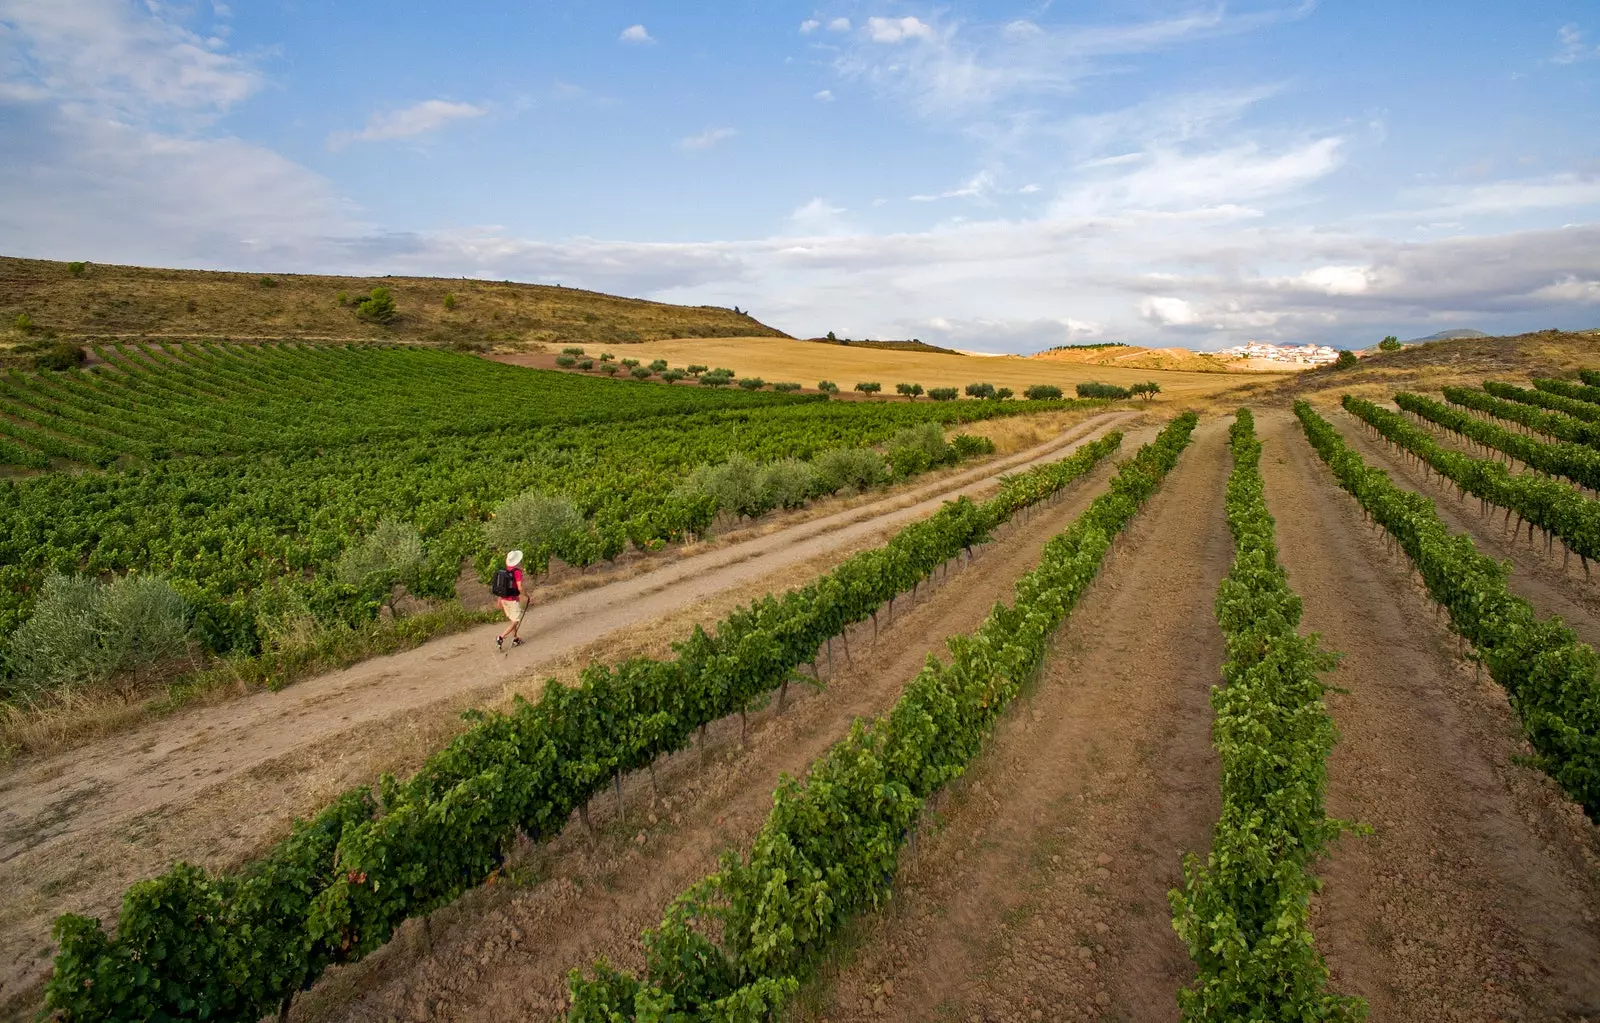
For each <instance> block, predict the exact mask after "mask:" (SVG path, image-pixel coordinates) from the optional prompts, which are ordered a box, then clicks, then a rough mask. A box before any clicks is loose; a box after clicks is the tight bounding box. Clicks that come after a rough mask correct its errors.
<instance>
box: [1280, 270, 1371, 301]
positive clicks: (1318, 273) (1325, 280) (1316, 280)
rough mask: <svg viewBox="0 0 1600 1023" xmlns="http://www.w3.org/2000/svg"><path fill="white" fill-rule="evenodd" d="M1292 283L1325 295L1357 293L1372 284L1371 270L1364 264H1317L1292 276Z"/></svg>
mask: <svg viewBox="0 0 1600 1023" xmlns="http://www.w3.org/2000/svg"><path fill="white" fill-rule="evenodd" d="M1292 283H1293V284H1295V285H1298V286H1301V287H1306V288H1310V289H1312V290H1314V291H1320V292H1322V293H1323V294H1325V295H1359V294H1361V293H1362V292H1363V291H1366V290H1367V288H1368V286H1369V285H1371V284H1372V270H1371V268H1369V267H1365V266H1319V267H1317V268H1316V269H1315V270H1308V271H1306V272H1305V273H1303V274H1301V275H1300V276H1299V277H1296V278H1294V279H1293V281H1292Z"/></svg>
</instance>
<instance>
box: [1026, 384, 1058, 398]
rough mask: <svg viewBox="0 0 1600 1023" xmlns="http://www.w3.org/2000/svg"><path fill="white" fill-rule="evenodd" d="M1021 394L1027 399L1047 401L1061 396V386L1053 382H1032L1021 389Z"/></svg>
mask: <svg viewBox="0 0 1600 1023" xmlns="http://www.w3.org/2000/svg"><path fill="white" fill-rule="evenodd" d="M1022 396H1023V397H1024V398H1027V399H1028V400H1029V401H1047V400H1051V399H1054V398H1059V397H1061V388H1059V387H1056V386H1055V385H1054V384H1034V385H1033V386H1032V387H1030V388H1028V389H1027V390H1025V391H1023V392H1022Z"/></svg>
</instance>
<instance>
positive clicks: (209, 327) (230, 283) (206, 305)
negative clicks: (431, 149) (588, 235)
mask: <svg viewBox="0 0 1600 1023" xmlns="http://www.w3.org/2000/svg"><path fill="white" fill-rule="evenodd" d="M75 265H76V264H69V263H58V262H53V261H49V260H42V259H16V258H11V257H0V317H3V320H0V322H3V323H5V324H8V325H9V324H11V323H12V322H14V321H15V320H16V318H17V316H18V315H19V314H26V315H27V316H28V317H29V318H30V319H31V320H32V321H33V323H34V324H35V325H36V328H37V330H38V331H40V332H48V333H53V334H56V335H59V336H61V337H67V338H75V337H150V338H158V337H168V338H191V337H229V338H234V339H248V338H307V339H329V340H359V341H400V342H410V343H432V344H449V343H453V342H463V343H488V344H491V345H493V344H501V345H516V344H526V343H528V342H546V343H549V342H566V341H571V342H575V343H579V344H581V343H584V342H590V343H597V344H598V343H605V344H627V343H630V342H634V341H653V340H658V339H661V338H674V337H733V336H737V337H751V336H763V337H787V336H788V335H786V334H784V333H783V332H782V331H779V330H775V329H773V328H772V327H768V326H767V325H766V324H763V323H760V322H759V321H757V320H755V319H753V318H751V317H750V316H748V315H746V314H744V313H736V312H734V311H733V310H731V309H723V308H721V307H718V306H679V305H668V304H666V303H663V302H649V301H645V300H643V299H636V298H618V297H616V296H614V295H604V294H601V293H599V292H594V291H582V290H579V289H577V288H563V287H559V286H549V285H542V284H514V283H512V282H510V281H479V280H467V279H464V278H462V279H456V278H446V277H323V276H315V275H310V274H260V273H225V272H219V271H212V270H162V269H154V268H150V267H136V266H111V265H105V264H100V263H88V264H84V265H83V267H82V272H81V273H78V274H74V273H73V272H72V267H73V266H75ZM373 288H388V289H389V291H390V292H391V294H392V295H393V297H394V304H395V309H396V312H397V314H398V315H397V316H396V318H395V320H394V322H392V323H389V324H379V323H370V322H367V321H364V320H362V319H361V318H360V317H359V316H357V313H356V303H357V302H358V301H359V300H360V298H362V297H364V296H366V295H367V294H369V293H370V292H371V291H372V289H373ZM341 296H343V299H342V300H341ZM447 296H453V300H452V302H451V305H448V306H447V304H446V300H447Z"/></svg>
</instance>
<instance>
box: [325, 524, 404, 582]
mask: <svg viewBox="0 0 1600 1023" xmlns="http://www.w3.org/2000/svg"><path fill="white" fill-rule="evenodd" d="M422 561H423V552H422V534H421V533H418V532H417V530H416V527H414V526H411V525H408V524H407V523H404V522H390V521H384V522H379V523H378V528H376V529H374V530H373V531H372V532H371V533H368V534H367V535H366V536H365V537H363V538H362V539H360V540H357V541H356V542H354V543H352V544H351V545H350V546H348V547H346V548H345V549H344V553H343V554H342V555H340V556H339V563H338V565H337V566H336V567H335V569H334V574H335V575H336V576H337V577H338V579H339V581H340V582H342V583H345V584H347V585H350V586H355V587H358V588H379V587H381V588H382V589H383V590H385V591H388V590H390V589H391V588H392V587H393V586H394V585H395V584H396V583H398V584H400V585H401V586H404V587H406V588H407V589H410V588H413V587H415V586H416V582H417V573H418V572H419V571H421V569H422Z"/></svg>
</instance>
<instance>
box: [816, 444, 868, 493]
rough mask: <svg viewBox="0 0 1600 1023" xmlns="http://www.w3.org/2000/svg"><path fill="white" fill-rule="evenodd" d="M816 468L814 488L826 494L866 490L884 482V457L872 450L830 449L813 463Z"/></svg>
mask: <svg viewBox="0 0 1600 1023" xmlns="http://www.w3.org/2000/svg"><path fill="white" fill-rule="evenodd" d="M812 464H813V465H815V466H816V468H817V486H818V488H819V489H820V490H821V491H822V492H823V493H826V494H833V493H837V492H838V491H840V490H842V489H844V488H845V487H852V488H854V489H856V490H865V489H867V488H868V487H870V486H873V485H874V484H876V483H879V482H881V481H882V480H883V477H884V464H883V456H881V455H879V454H878V453H877V452H876V451H873V450H872V449H871V448H831V449H829V450H827V451H824V452H823V453H822V454H820V455H818V456H817V458H816V459H815V460H814V461H813V462H812Z"/></svg>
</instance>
